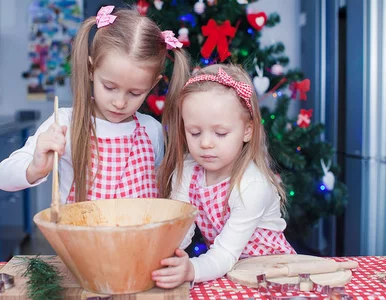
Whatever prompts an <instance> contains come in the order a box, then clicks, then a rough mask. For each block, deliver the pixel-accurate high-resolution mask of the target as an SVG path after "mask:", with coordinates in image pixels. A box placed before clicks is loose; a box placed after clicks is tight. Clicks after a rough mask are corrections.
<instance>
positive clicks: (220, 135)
mask: <svg viewBox="0 0 386 300" xmlns="http://www.w3.org/2000/svg"><path fill="white" fill-rule="evenodd" d="M227 134H228V133H227V132H226V133H219V132H216V135H217V136H218V137H225V136H226V135H227Z"/></svg>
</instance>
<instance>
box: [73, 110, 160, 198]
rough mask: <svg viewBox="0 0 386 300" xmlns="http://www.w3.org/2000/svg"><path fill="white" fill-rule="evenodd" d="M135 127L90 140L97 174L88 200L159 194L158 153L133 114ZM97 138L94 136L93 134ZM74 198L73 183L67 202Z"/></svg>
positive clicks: (144, 196)
mask: <svg viewBox="0 0 386 300" xmlns="http://www.w3.org/2000/svg"><path fill="white" fill-rule="evenodd" d="M133 118H134V121H135V124H136V128H135V130H134V132H133V133H132V134H131V135H130V136H121V137H116V138H103V139H102V138H98V150H99V161H100V164H99V170H98V158H97V155H98V153H97V150H96V147H95V143H91V145H92V148H91V149H92V150H91V167H92V174H93V176H94V174H97V175H96V177H95V180H94V182H93V184H92V187H91V188H90V189H89V191H88V193H87V200H97V199H115V198H157V197H158V190H157V186H156V175H155V167H154V164H155V155H154V149H153V145H152V143H151V140H150V138H149V137H148V135H147V133H146V131H145V127H143V126H140V124H139V121H138V119H137V117H136V116H135V115H134V116H133ZM92 139H93V141H95V137H94V136H93V137H92ZM73 202H75V186H74V185H73V186H72V188H71V191H70V194H69V196H68V198H67V203H73Z"/></svg>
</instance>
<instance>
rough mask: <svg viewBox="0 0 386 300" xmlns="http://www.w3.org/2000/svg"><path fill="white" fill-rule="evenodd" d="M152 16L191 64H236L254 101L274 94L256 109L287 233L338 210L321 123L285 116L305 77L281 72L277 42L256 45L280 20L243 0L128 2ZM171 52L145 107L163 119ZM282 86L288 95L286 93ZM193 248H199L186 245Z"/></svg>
mask: <svg viewBox="0 0 386 300" xmlns="http://www.w3.org/2000/svg"><path fill="white" fill-rule="evenodd" d="M127 2H128V3H129V4H132V5H136V6H137V9H138V10H139V12H140V13H142V14H146V15H147V16H149V17H150V18H152V19H153V20H155V21H156V22H157V23H158V24H159V25H160V27H161V29H162V30H173V32H175V33H177V34H176V36H177V38H178V39H179V40H180V41H181V42H182V43H183V44H184V46H185V49H186V50H187V51H188V52H189V53H190V55H191V57H192V60H193V64H194V65H195V66H196V67H197V68H200V67H203V66H205V65H209V64H214V63H220V62H221V63H228V62H231V63H234V64H240V65H242V66H243V67H244V69H246V70H247V71H248V72H249V74H250V75H251V78H253V84H254V86H255V89H256V92H257V93H258V95H259V101H262V100H263V99H264V98H266V97H267V96H268V95H269V96H270V97H271V96H273V99H274V100H273V101H276V107H275V108H274V109H273V110H270V109H268V108H265V107H263V108H261V113H262V116H263V123H264V127H265V129H266V132H267V135H268V140H269V152H270V154H271V156H272V157H273V159H274V161H275V162H276V165H275V166H273V168H275V171H276V173H277V176H279V177H280V179H281V180H282V181H283V183H284V185H285V187H286V191H287V196H288V197H287V198H288V207H287V215H286V218H287V223H288V227H287V229H286V234H287V235H288V234H289V235H290V236H293V237H294V238H297V237H299V238H300V237H301V236H302V235H305V234H306V233H307V230H310V229H311V228H312V226H314V225H315V224H316V223H317V222H318V221H319V220H320V219H321V218H323V217H327V216H332V215H339V214H341V213H342V212H343V210H344V208H345V205H346V201H347V191H346V187H345V185H344V184H343V183H342V182H340V181H339V180H338V179H337V175H338V173H339V167H338V166H337V165H336V164H334V149H333V148H332V146H331V145H330V144H329V143H327V142H325V141H323V140H322V139H321V135H322V133H323V131H324V127H323V125H322V124H314V123H313V122H312V110H305V109H301V110H300V112H299V115H298V117H297V118H295V119H291V118H290V117H289V116H288V108H289V104H290V101H306V99H307V91H308V90H309V89H310V82H309V80H307V79H304V76H303V74H302V73H301V72H300V71H299V70H288V71H284V70H285V67H286V66H287V65H288V63H289V59H288V57H286V56H285V53H284V52H285V47H284V45H283V43H280V42H278V43H275V44H272V45H269V46H262V45H261V43H260V38H261V34H262V33H261V29H262V28H263V27H273V26H276V25H277V24H279V23H280V16H279V15H278V14H270V15H269V16H267V15H266V14H265V13H264V12H262V11H251V10H250V7H249V6H248V5H247V4H248V2H247V0H237V1H236V0H206V1H205V2H204V1H203V0H193V1H191V0H184V1H179V0H165V1H161V0H154V1H153V0H150V1H147V0H139V1H138V2H133V1H127ZM171 64H172V57H170V60H169V62H168V64H167V69H166V76H165V77H164V80H163V82H162V83H161V85H160V86H159V87H158V88H157V89H156V90H155V91H154V92H153V95H150V96H149V98H148V101H147V103H146V105H145V107H144V108H143V109H144V110H145V111H147V112H149V113H151V114H153V115H154V116H156V117H157V118H159V119H160V118H161V117H162V116H161V112H162V110H161V109H160V108H159V107H156V106H155V105H154V103H155V101H156V100H157V99H158V100H163V99H164V95H165V94H166V92H167V83H168V78H169V74H170V70H171V69H170V66H171ZM286 89H288V90H289V91H290V93H289V94H288V95H287V93H285V92H284V91H285V90H286ZM192 247H193V249H194V251H195V252H196V253H198V252H200V251H202V245H201V244H200V243H196V244H194V245H192Z"/></svg>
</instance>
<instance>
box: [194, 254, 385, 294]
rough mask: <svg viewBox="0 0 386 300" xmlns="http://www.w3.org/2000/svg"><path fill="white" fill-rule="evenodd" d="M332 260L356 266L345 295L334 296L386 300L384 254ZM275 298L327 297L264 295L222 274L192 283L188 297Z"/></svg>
mask: <svg viewBox="0 0 386 300" xmlns="http://www.w3.org/2000/svg"><path fill="white" fill-rule="evenodd" d="M333 259H335V260H336V261H346V260H347V259H349V260H355V261H357V262H358V264H359V267H358V268H357V269H355V270H352V279H351V281H350V282H349V283H347V284H346V286H345V295H341V296H337V297H336V299H349V298H348V296H349V297H351V299H355V300H364V299H369V300H375V299H376V300H386V279H383V277H382V276H383V274H386V257H385V256H358V257H333ZM279 297H287V298H291V297H293V298H294V299H296V297H299V298H300V297H312V298H313V299H314V298H315V299H316V300H318V299H330V298H327V297H326V295H321V294H319V293H315V292H273V293H272V295H269V296H267V295H264V294H262V293H259V291H258V290H257V289H255V288H250V287H246V286H244V285H241V284H238V283H235V282H232V281H231V280H229V279H227V278H225V277H222V278H218V279H216V280H213V281H206V282H202V283H198V284H195V285H194V287H193V288H192V289H191V290H190V299H191V300H204V299H216V300H230V299H245V300H248V299H254V300H258V299H261V300H264V299H267V300H268V299H273V298H279ZM333 299H334V298H333Z"/></svg>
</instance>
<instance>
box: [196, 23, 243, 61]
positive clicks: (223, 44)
mask: <svg viewBox="0 0 386 300" xmlns="http://www.w3.org/2000/svg"><path fill="white" fill-rule="evenodd" d="M201 29H202V34H203V36H207V37H208V38H207V39H206V42H205V44H204V45H203V46H202V48H201V54H202V56H203V57H204V58H209V57H210V55H211V54H212V52H213V50H214V48H216V46H217V52H218V54H219V56H220V61H224V60H225V59H226V58H227V57H228V56H229V55H231V53H230V52H229V48H228V40H227V37H228V36H229V37H231V38H233V37H234V36H235V34H236V28H235V27H232V26H231V23H230V22H229V21H228V20H226V21H225V22H224V23H223V24H221V25H217V23H216V21H215V20H213V19H210V20H209V22H208V24H207V25H205V26H202V27H201Z"/></svg>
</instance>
